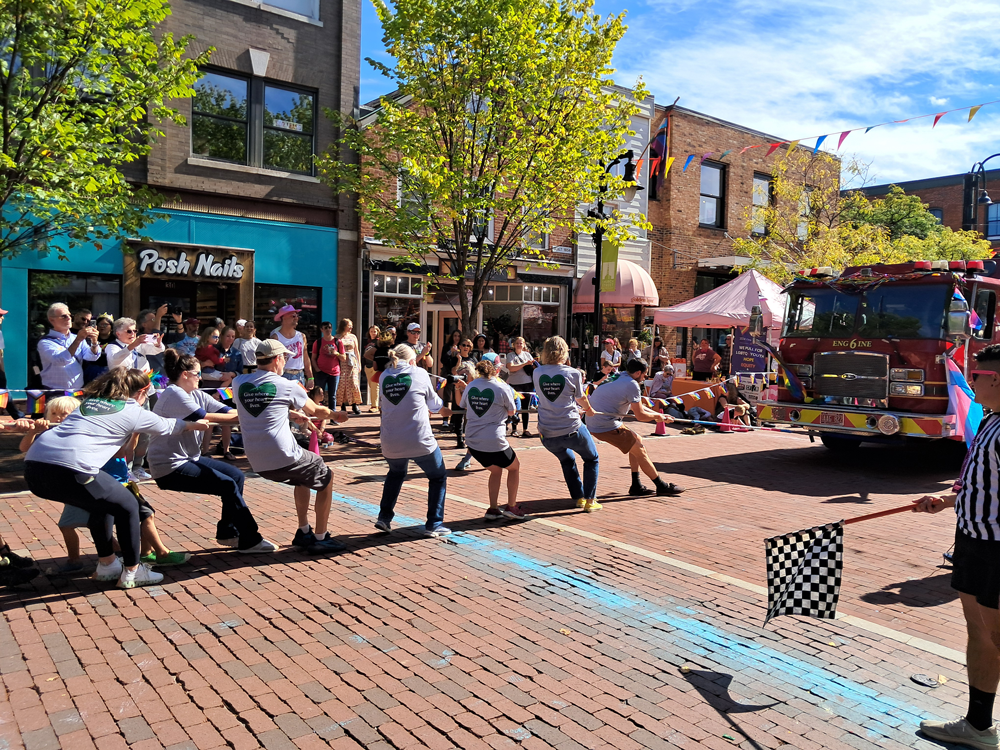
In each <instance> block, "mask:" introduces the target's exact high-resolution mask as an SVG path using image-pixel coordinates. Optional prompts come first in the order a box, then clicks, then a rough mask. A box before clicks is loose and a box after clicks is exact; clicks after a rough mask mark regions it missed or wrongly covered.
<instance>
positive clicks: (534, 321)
mask: <svg viewBox="0 0 1000 750" xmlns="http://www.w3.org/2000/svg"><path fill="white" fill-rule="evenodd" d="M521 319H522V327H521V335H522V336H523V337H524V340H525V341H527V342H528V348H529V349H531V351H533V352H535V353H538V352H541V350H542V344H544V343H545V339H547V338H548V337H549V336H555V335H556V334H557V333H559V331H558V330H557V326H558V325H559V308H558V307H557V306H555V305H529V304H525V305H524V307H523V308H521Z"/></svg>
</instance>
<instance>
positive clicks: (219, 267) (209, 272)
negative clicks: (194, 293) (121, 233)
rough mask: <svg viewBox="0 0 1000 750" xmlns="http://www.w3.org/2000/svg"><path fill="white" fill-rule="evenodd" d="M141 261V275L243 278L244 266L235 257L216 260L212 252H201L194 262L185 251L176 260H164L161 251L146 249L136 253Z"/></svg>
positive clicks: (151, 248)
mask: <svg viewBox="0 0 1000 750" xmlns="http://www.w3.org/2000/svg"><path fill="white" fill-rule="evenodd" d="M136 255H137V257H138V261H139V275H140V276H141V275H143V274H148V273H154V274H160V275H165V276H181V277H183V276H200V277H202V278H206V279H233V280H238V279H242V278H243V270H244V269H243V264H242V263H240V262H239V259H237V257H236V256H235V255H230V256H228V257H226V258H221V257H220V258H216V257H215V255H214V254H212V253H210V252H204V251H202V252H199V253H198V254H197V255H196V256H195V257H194V260H193V263H192V261H191V260H190V259H188V254H187V253H186V252H184V251H183V250H182V251H180V252H179V253H178V254H177V257H176V258H163V257H161V256H160V251H159V250H157V249H156V248H153V247H144V248H142V249H141V250H139V251H138V252H137V253H136Z"/></svg>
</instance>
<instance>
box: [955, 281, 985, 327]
mask: <svg viewBox="0 0 1000 750" xmlns="http://www.w3.org/2000/svg"><path fill="white" fill-rule="evenodd" d="M951 298H952V299H957V300H961V301H962V302H966V299H965V297H963V296H962V293H961V292H960V291H958V290H957V289H956V290H955V291H954V292H953V293H952V295H951ZM966 304H968V303H966ZM969 323H970V324H971V325H972V330H973V331H981V330H983V319H982V318H980V317H979V316H978V315H976V311H975V310H973V309H972V308H971V307H970V308H969Z"/></svg>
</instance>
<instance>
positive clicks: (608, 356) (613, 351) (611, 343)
mask: <svg viewBox="0 0 1000 750" xmlns="http://www.w3.org/2000/svg"><path fill="white" fill-rule="evenodd" d="M605 360H607V361H608V362H610V363H611V364H612V365H613V366H614V368H615V369H616V370H617V369H618V368H619V367H621V364H622V353H621V351H620V350H619V349H617V348H616V347H615V340H614V339H604V351H603V352H601V361H602V362H603V361H605Z"/></svg>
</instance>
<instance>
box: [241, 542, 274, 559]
mask: <svg viewBox="0 0 1000 750" xmlns="http://www.w3.org/2000/svg"><path fill="white" fill-rule="evenodd" d="M277 551H278V545H277V544H275V543H274V542H269V541H267V539H261V540H260V541H259V542H257V544H255V545H254V546H253V547H250V548H249V549H241V550H240V552H242V553H243V554H244V555H262V554H264V553H266V552H277Z"/></svg>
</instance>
